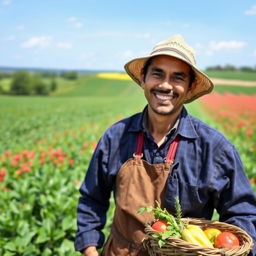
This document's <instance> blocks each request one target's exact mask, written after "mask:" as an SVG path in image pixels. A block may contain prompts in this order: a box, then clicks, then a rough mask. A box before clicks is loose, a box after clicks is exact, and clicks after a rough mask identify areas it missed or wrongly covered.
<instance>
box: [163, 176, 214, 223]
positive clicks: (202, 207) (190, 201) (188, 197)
mask: <svg viewBox="0 0 256 256" xmlns="http://www.w3.org/2000/svg"><path fill="white" fill-rule="evenodd" d="M166 185H167V186H166V192H165V193H166V194H165V207H166V208H167V209H168V211H169V212H171V213H175V198H176V197H178V198H179V200H180V204H181V209H182V216H183V217H191V218H206V219H211V217H212V214H213V210H214V207H213V206H214V201H213V197H212V196H211V193H210V192H209V189H208V188H207V187H206V186H204V187H200V186H195V185H191V184H188V183H186V182H181V181H180V180H179V179H178V178H177V177H175V176H174V177H173V176H170V177H169V179H168V181H167V184H166Z"/></svg>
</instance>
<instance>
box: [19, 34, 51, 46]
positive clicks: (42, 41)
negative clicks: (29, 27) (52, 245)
mask: <svg viewBox="0 0 256 256" xmlns="http://www.w3.org/2000/svg"><path fill="white" fill-rule="evenodd" d="M51 39H52V38H51V37H50V36H38V37H31V38H30V39H28V40H27V41H26V42H24V43H23V44H21V47H22V48H40V49H43V48H47V47H48V46H49V45H50V44H51Z"/></svg>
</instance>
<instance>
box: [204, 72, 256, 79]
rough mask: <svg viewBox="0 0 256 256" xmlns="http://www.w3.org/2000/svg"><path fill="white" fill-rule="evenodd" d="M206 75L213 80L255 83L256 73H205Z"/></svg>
mask: <svg viewBox="0 0 256 256" xmlns="http://www.w3.org/2000/svg"><path fill="white" fill-rule="evenodd" d="M206 74H207V75H208V76H209V77H213V78H225V79H234V80H245V81H256V72H241V71H233V72H232V71H230V72H229V71H207V72H206Z"/></svg>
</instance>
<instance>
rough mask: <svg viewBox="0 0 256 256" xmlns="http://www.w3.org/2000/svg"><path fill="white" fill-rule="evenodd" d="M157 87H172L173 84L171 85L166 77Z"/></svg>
mask: <svg viewBox="0 0 256 256" xmlns="http://www.w3.org/2000/svg"><path fill="white" fill-rule="evenodd" d="M159 87H161V88H165V89H169V90H170V89H173V85H172V83H171V82H170V81H169V80H167V79H165V80H164V81H162V83H161V84H159Z"/></svg>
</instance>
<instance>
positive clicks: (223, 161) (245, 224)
mask: <svg viewBox="0 0 256 256" xmlns="http://www.w3.org/2000/svg"><path fill="white" fill-rule="evenodd" d="M217 173H218V174H216V178H215V181H216V184H218V185H216V186H220V184H221V182H218V181H221V180H225V182H223V183H222V184H225V185H224V186H223V187H220V188H219V190H218V191H219V193H216V194H215V196H216V197H217V200H216V201H217V202H218V204H217V207H216V208H217V211H218V213H219V214H220V221H223V222H227V223H230V224H233V225H236V226H239V227H241V228H242V229H243V230H245V231H246V232H247V233H248V234H249V235H251V237H252V238H253V240H254V248H253V251H252V253H251V255H256V196H255V193H254V192H253V189H252V187H251V186H250V183H249V180H248V178H247V176H246V173H245V171H244V168H243V165H242V162H241V159H240V156H239V154H238V152H237V150H236V149H235V148H234V147H233V146H232V145H229V146H228V147H227V148H226V149H225V150H223V152H222V154H221V156H220V157H219V158H218V160H217ZM219 175H221V176H222V177H219Z"/></svg>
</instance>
